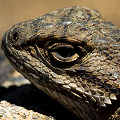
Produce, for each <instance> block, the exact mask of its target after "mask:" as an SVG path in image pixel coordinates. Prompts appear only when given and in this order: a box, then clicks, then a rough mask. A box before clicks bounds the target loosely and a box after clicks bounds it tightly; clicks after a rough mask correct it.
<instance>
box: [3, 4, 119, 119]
mask: <svg viewBox="0 0 120 120" xmlns="http://www.w3.org/2000/svg"><path fill="white" fill-rule="evenodd" d="M2 46H3V50H4V52H5V54H6V56H7V58H8V59H9V61H10V62H11V64H12V65H13V66H14V67H15V68H16V69H17V70H18V71H19V72H20V73H22V74H23V75H24V76H25V77H26V78H27V79H28V80H29V81H30V82H31V83H33V84H34V85H35V86H36V87H38V88H39V89H40V90H42V91H44V92H45V93H46V94H48V95H49V96H51V97H52V98H54V99H56V100H57V101H58V102H60V103H61V104H62V105H64V106H65V107H66V108H68V109H69V110H70V111H71V112H73V113H74V114H75V115H76V116H78V117H79V118H81V119H82V120H108V119H113V120H117V119H120V116H119V113H120V112H119V111H120V110H119V109H118V108H119V107H120V102H119V100H120V29H119V28H118V27H117V26H115V25H114V24H112V23H110V22H107V21H106V20H104V19H103V18H102V17H101V16H100V14H99V13H98V12H97V11H96V10H94V9H89V8H85V7H78V6H77V7H76V6H75V7H69V8H62V9H59V10H57V11H53V12H51V13H48V14H45V15H43V16H42V17H39V18H36V19H32V20H29V21H25V22H21V23H18V24H16V25H14V26H13V27H12V28H11V29H10V30H8V31H7V32H6V33H5V35H4V37H3V42H2Z"/></svg>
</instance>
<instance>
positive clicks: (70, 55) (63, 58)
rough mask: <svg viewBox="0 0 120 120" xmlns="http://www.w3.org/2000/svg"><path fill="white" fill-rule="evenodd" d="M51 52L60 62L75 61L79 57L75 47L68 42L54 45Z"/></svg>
mask: <svg viewBox="0 0 120 120" xmlns="http://www.w3.org/2000/svg"><path fill="white" fill-rule="evenodd" d="M50 53H51V55H52V56H53V57H54V59H56V60H57V61H60V62H73V61H75V60H77V58H78V57H79V55H78V54H77V53H76V52H75V49H74V47H73V46H72V45H67V44H61V45H59V44H58V45H54V46H53V47H52V49H51V51H50Z"/></svg>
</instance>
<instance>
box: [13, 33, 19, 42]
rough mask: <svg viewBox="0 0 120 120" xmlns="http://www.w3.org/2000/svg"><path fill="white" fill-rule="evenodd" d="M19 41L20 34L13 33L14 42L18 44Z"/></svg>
mask: <svg viewBox="0 0 120 120" xmlns="http://www.w3.org/2000/svg"><path fill="white" fill-rule="evenodd" d="M18 39H19V37H18V32H14V33H13V42H17V41H18Z"/></svg>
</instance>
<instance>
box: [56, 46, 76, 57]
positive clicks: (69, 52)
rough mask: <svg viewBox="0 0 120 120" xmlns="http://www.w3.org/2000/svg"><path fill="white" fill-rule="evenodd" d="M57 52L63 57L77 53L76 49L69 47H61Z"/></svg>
mask: <svg viewBox="0 0 120 120" xmlns="http://www.w3.org/2000/svg"><path fill="white" fill-rule="evenodd" d="M57 52H58V54H59V55H60V56H62V57H70V56H72V55H74V54H75V51H74V49H72V48H67V47H61V48H58V49H57Z"/></svg>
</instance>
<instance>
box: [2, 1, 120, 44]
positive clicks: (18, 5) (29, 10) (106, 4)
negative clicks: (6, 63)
mask: <svg viewBox="0 0 120 120" xmlns="http://www.w3.org/2000/svg"><path fill="white" fill-rule="evenodd" d="M68 6H86V7H90V8H94V9H96V10H98V11H99V12H100V13H101V15H102V17H103V18H105V19H107V20H108V21H110V22H112V23H114V24H116V25H117V26H119V27H120V0H0V40H1V39H2V36H3V34H4V33H5V31H6V30H8V29H9V28H10V27H11V26H12V25H14V24H16V23H18V22H21V21H25V20H29V19H32V18H36V17H39V16H42V15H43V14H45V13H47V12H50V11H53V10H56V9H59V8H62V7H68ZM0 43H1V41H0Z"/></svg>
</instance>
